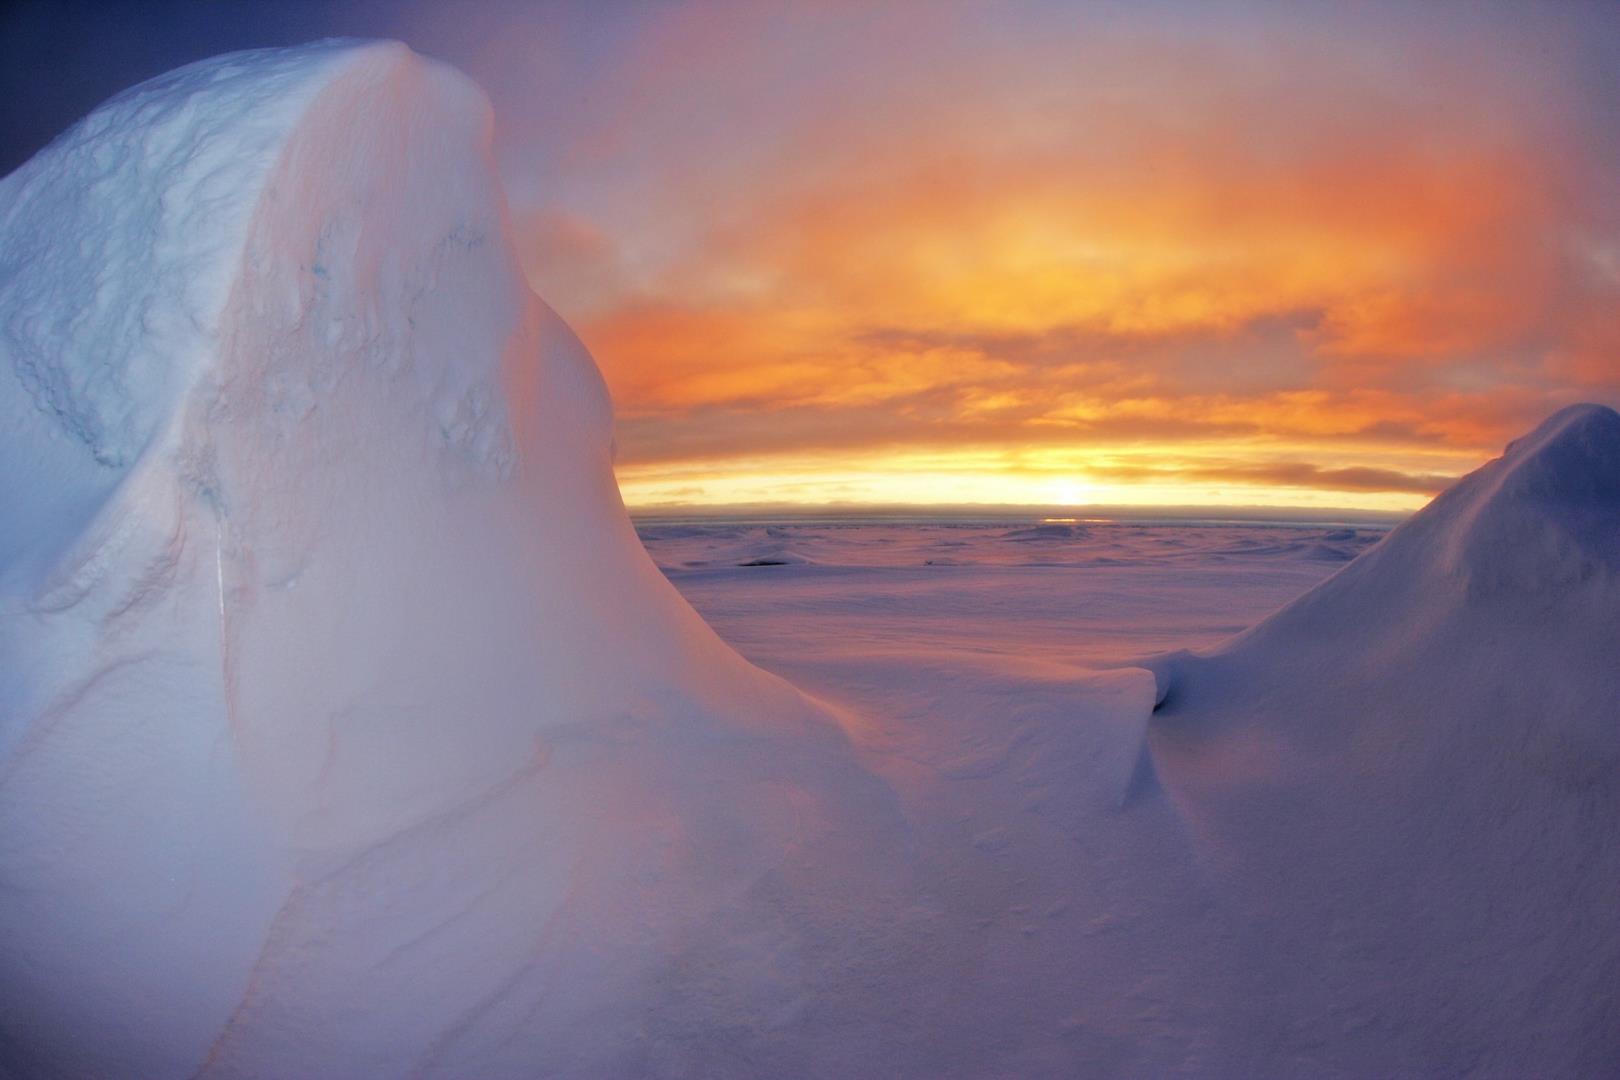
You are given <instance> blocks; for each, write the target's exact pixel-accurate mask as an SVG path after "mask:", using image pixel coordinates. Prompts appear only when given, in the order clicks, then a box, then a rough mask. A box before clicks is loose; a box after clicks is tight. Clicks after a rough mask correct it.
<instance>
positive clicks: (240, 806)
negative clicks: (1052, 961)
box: [0, 42, 903, 1077]
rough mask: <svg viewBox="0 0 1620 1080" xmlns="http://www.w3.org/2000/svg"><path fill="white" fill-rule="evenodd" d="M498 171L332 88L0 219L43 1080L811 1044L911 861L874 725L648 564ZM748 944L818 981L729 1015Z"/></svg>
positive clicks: (74, 172)
mask: <svg viewBox="0 0 1620 1080" xmlns="http://www.w3.org/2000/svg"><path fill="white" fill-rule="evenodd" d="M490 132H491V127H490V110H489V106H488V103H487V101H486V100H485V99H484V97H483V95H482V93H481V92H480V91H479V90H478V89H477V88H476V87H474V86H473V85H472V84H471V83H470V82H468V81H467V80H466V79H465V78H464V77H462V76H460V75H459V74H457V73H455V72H453V71H451V70H450V69H449V68H447V67H445V66H443V65H440V64H437V63H434V62H432V61H428V60H425V59H423V58H421V57H419V56H417V55H416V54H414V53H412V52H411V51H410V50H409V49H407V48H405V47H404V46H402V45H398V44H387V43H385V44H355V43H344V42H338V43H326V44H322V45H318V46H313V47H310V48H305V49H291V50H267V51H260V52H252V53H240V54H235V55H232V56H227V57H222V58H219V59H216V60H210V61H206V62H203V63H201V64H195V65H192V66H190V67H188V68H184V69H182V70H180V71H178V72H175V73H173V74H172V75H168V76H164V77H163V78H160V79H157V80H154V81H153V82H150V83H147V84H144V85H143V86H140V87H137V88H135V89H134V90H132V91H129V92H128V93H126V94H123V95H120V96H119V97H118V98H115V99H114V100H113V101H112V102H109V103H108V104H107V105H106V106H104V107H103V108H102V109H100V110H98V111H97V112H95V113H94V114H92V115H91V116H90V117H88V118H87V119H86V120H85V121H83V122H81V123H80V124H79V125H77V126H76V127H75V128H74V129H72V130H71V131H69V132H68V133H67V134H65V135H64V136H62V137H61V138H59V139H58V140H57V141H56V142H55V143H53V144H52V145H51V146H50V147H48V148H47V149H46V150H44V151H42V152H41V153H40V154H39V155H38V156H37V157H36V158H34V159H33V160H32V161H31V162H29V163H28V164H27V165H25V166H24V167H23V168H22V169H21V170H19V171H18V172H17V173H14V174H13V175H12V176H10V177H7V178H6V179H5V180H4V181H0V311H3V312H4V315H3V319H0V421H3V422H0V462H3V468H0V821H4V822H5V828H4V831H3V832H0V897H3V898H4V899H3V901H0V902H3V904H4V914H5V917H4V918H3V919H0V1001H3V1003H4V1006H5V1007H4V1008H0V1062H4V1063H5V1064H6V1066H8V1067H10V1068H12V1069H14V1070H16V1071H17V1073H18V1074H19V1075H27V1076H30V1077H34V1076H40V1077H53V1076H85V1075H141V1076H153V1077H162V1076H192V1075H199V1074H200V1075H204V1076H221V1077H223V1076H238V1075H241V1076H247V1075H253V1076H262V1075H277V1074H279V1075H291V1074H297V1075H301V1076H310V1077H320V1076H358V1075H366V1076H394V1075H399V1076H403V1075H426V1074H434V1075H439V1074H443V1075H480V1076H500V1075H529V1074H530V1073H532V1069H533V1063H534V1062H536V1061H546V1062H551V1063H555V1068H554V1069H553V1071H556V1072H562V1073H567V1072H570V1071H572V1072H576V1073H582V1074H585V1075H602V1074H612V1073H622V1072H625V1071H631V1072H633V1071H636V1065H635V1061H634V1059H635V1056H636V1055H637V1054H638V1053H641V1052H642V1049H641V1047H642V1046H643V1042H642V1041H640V1040H641V1038H642V1037H641V1036H638V1034H637V1033H638V1032H641V1031H643V1029H644V1028H645V1025H646V1017H647V1015H648V1009H649V1008H651V1003H652V1002H654V1001H668V1000H673V1001H677V1002H680V1003H682V1006H681V1007H682V1008H683V1009H685V1010H687V1012H688V1013H689V1014H691V1017H692V1021H693V1022H694V1023H699V1024H701V1023H702V1022H703V1020H702V1016H703V1015H706V1014H705V1013H704V1012H703V1010H711V1011H713V1012H714V1013H715V1014H717V1015H724V1016H728V1017H735V1016H739V1015H751V1014H752V1013H753V1012H755V1011H760V1010H764V1011H767V1012H768V1011H770V1010H780V1009H783V1008H786V1007H787V1005H788V1004H789V1003H790V1000H791V999H792V998H793V997H794V995H797V994H798V993H800V989H799V983H798V982H797V981H796V979H795V978H791V977H789V976H788V975H787V974H785V973H787V972H791V971H792V970H793V969H794V965H795V964H796V963H798V962H799V960H796V959H795V958H800V957H809V956H811V955H817V956H819V955H821V954H820V953H815V950H814V949H813V948H812V945H813V943H814V942H817V941H826V940H835V941H836V940H843V938H844V936H845V934H847V933H850V932H853V931H854V929H855V928H856V926H855V924H854V923H853V922H852V920H853V919H854V916H853V915H852V914H851V912H852V911H853V910H854V908H853V906H852V904H851V903H850V900H849V898H850V897H851V896H852V895H854V894H858V893H861V892H864V891H866V890H879V889H881V888H883V887H885V886H884V885H883V884H882V883H883V882H885V881H886V880H888V878H889V877H890V876H891V875H892V873H894V869H893V868H894V867H897V866H899V865H900V864H901V863H902V862H903V860H901V859H899V858H897V857H895V853H894V851H893V850H892V848H893V845H894V844H896V843H899V842H900V841H901V839H902V834H901V832H900V831H899V822H898V818H897V815H896V813H895V811H894V808H893V805H892V797H891V795H890V794H889V792H888V790H887V789H886V788H885V787H884V786H883V785H882V784H881V783H879V782H877V781H876V780H874V779H873V778H872V777H871V776H870V775H868V774H867V773H866V772H865V771H864V770H863V769H861V768H860V767H859V766H858V765H856V763H855V762H854V760H853V757H852V755H851V753H850V751H849V746H848V743H847V740H846V739H845V738H844V736H843V734H842V732H841V730H840V729H839V727H838V726H837V724H836V722H835V720H834V718H833V717H831V716H830V714H828V713H827V712H826V711H824V710H823V709H821V708H820V707H819V706H818V705H816V704H815V703H813V702H811V701H809V700H808V699H806V698H805V697H804V696H803V695H801V694H799V693H798V692H797V691H795V690H793V689H792V688H791V687H789V686H788V685H787V684H785V683H783V682H781V681H780V680H778V679H775V678H774V677H771V676H769V675H766V674H765V673H763V672H760V671H759V670H757V669H755V668H753V667H752V666H750V665H748V664H747V663H746V662H744V661H743V660H742V659H741V658H740V657H739V656H737V655H736V654H735V653H734V652H732V651H731V650H730V649H729V648H727V647H726V646H725V645H724V644H723V643H721V642H720V641H719V639H718V638H717V637H716V636H715V635H714V634H713V632H712V631H710V630H709V628H708V627H707V626H706V625H704V623H703V622H702V620H701V619H699V618H698V617H697V615H696V614H695V613H694V612H693V611H692V610H691V609H690V608H689V607H688V606H687V605H686V604H685V603H684V601H682V600H681V599H680V598H679V596H678V595H677V594H676V593H675V592H674V590H673V589H672V588H671V587H670V586H669V585H668V583H667V582H666V581H665V580H664V578H663V576H662V575H661V574H660V573H659V572H658V570H657V568H656V567H655V566H653V564H652V563H651V561H650V560H649V559H648V558H647V557H646V554H645V552H644V551H643V550H642V548H641V545H640V543H639V542H638V541H637V539H636V537H635V534H634V531H633V530H632V528H631V526H630V523H629V520H628V518H627V516H626V515H625V513H624V508H623V506H622V504H621V502H620V500H619V497H618V492H617V488H616V486H615V484H614V481H613V474H612V467H611V461H610V454H611V442H612V432H611V408H610V405H609V402H608V398H607V394H606V391H605V389H604V387H603V384H602V382H601V379H600V376H599V375H598V373H597V371H596V368H595V365H594V364H593V363H592V361H591V359H590V357H589V355H588V354H587V353H586V352H585V350H584V349H583V347H582V346H581V345H580V343H579V342H578V340H577V339H576V338H575V337H574V336H573V334H572V333H570V332H569V330H568V329H567V327H566V326H564V325H563V323H562V322H561V320H560V319H558V318H557V316H556V315H555V314H553V313H552V312H551V311H550V310H549V309H548V308H546V306H545V305H544V304H543V303H541V302H540V301H539V299H538V298H536V297H535V296H534V295H533V293H532V292H531V291H530V290H529V288H528V285H527V283H526V282H525V280H524V278H523V275H522V273H521V270H520V268H519V265H518V262H517V259H516V257H515V254H514V250H513V247H512V244H511V241H510V238H509V236H508V234H507V222H506V209H505V205H504V200H503V197H502V194H501V191H500V188H499V185H498V182H497V179H496V176H495V173H494V169H493V167H492V164H491V161H490V154H489V140H490ZM831 852H837V858H836V860H833V859H832V856H831V854H830V853H831ZM787 882H791V885H788V884H785V883H787ZM718 927H724V928H727V932H735V933H738V934H743V935H749V936H750V937H751V938H752V939H753V940H757V941H759V942H762V943H764V951H763V954H762V955H766V956H769V957H772V958H774V962H775V963H778V964H780V965H781V968H780V970H778V969H777V968H774V967H773V966H772V964H771V963H762V962H758V961H755V960H754V959H752V954H737V955H735V956H734V957H733V959H732V960H729V961H724V962H722V963H721V965H720V970H725V968H726V964H728V963H729V964H733V965H736V966H741V967H742V968H744V969H746V970H744V971H742V972H740V973H739V972H735V971H733V972H729V973H728V975H729V976H733V977H727V978H722V979H720V980H719V983H718V985H714V983H715V976H716V971H717V969H716V968H715V961H714V959H713V951H712V950H711V951H710V952H704V951H702V950H699V951H698V952H697V953H696V954H695V955H693V954H688V953H686V952H684V951H683V948H682V943H689V942H691V941H694V940H702V939H703V938H704V937H705V935H711V936H712V935H717V934H721V931H720V930H719V929H717V928H718ZM722 936H723V935H722ZM803 962H804V963H810V962H812V961H811V960H810V959H804V960H803ZM559 987H566V988H567V992H566V993H562V992H560V991H559V989H558V988H559ZM356 1010H360V1011H359V1012H357V1011H356ZM694 1010H695V1012H694ZM694 1068H696V1066H694ZM699 1071H702V1070H699Z"/></svg>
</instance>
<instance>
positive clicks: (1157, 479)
mask: <svg viewBox="0 0 1620 1080" xmlns="http://www.w3.org/2000/svg"><path fill="white" fill-rule="evenodd" d="M254 17H256V16H252V15H251V14H250V13H237V15H236V16H233V18H236V19H238V20H241V19H244V18H247V19H251V18H254ZM299 17H300V18H301V19H303V20H305V21H306V22H307V23H308V25H299V26H296V27H281V26H279V25H277V26H276V31H277V32H278V33H284V34H285V35H286V36H288V37H289V38H290V39H291V38H296V37H298V36H300V35H302V36H303V37H304V38H308V37H313V36H322V35H328V34H330V35H349V34H352V35H358V36H379V35H390V36H396V37H398V38H400V39H401V40H404V41H406V42H408V43H410V44H411V45H412V46H413V47H414V48H416V49H418V50H419V51H421V52H423V53H425V54H427V55H430V56H436V57H441V58H443V59H445V60H447V61H449V62H450V63H452V64H454V65H455V66H457V67H458V68H461V69H462V70H465V71H466V72H468V73H469V74H470V75H471V76H472V77H473V78H474V79H475V80H476V81H477V82H478V83H479V84H480V85H481V86H483V87H484V88H485V89H486V90H487V91H488V93H489V95H490V97H491V100H492V103H493V105H494V114H495V117H496V120H495V128H494V146H493V149H494V154H495V158H496V161H497V164H498V166H499V169H500V172H501V175H502V179H503V181H504V182H505V185H506V188H507V194H508V199H509V203H510V213H511V220H512V226H513V235H514V237H515V239H516V242H517V244H518V246H519V249H520V252H519V254H520V257H521V259H522V261H523V265H524V268H525V272H526V274H527V276H528V278H529V280H530V282H531V284H532V285H533V286H534V288H535V290H536V291H537V292H538V293H539V295H540V296H541V297H543V298H544V299H545V300H546V301H547V302H548V303H549V304H550V305H551V306H552V307H554V308H555V309H556V310H557V311H558V312H559V313H560V314H561V315H562V316H563V318H564V319H566V320H567V321H568V322H569V324H570V325H571V326H572V327H573V328H574V330H575V331H576V332H577V333H578V334H579V336H580V337H581V338H582V340H583V341H584V343H585V344H586V346H587V347H588V348H589V350H590V352H591V354H592V355H593V356H594V357H595V359H596V361H597V363H598V365H599V366H600V368H601V370H602V372H603V375H604V377H605V379H606V381H607V384H608V386H609V389H610V391H611V393H612V397H613V400H614V405H615V412H616V424H617V447H618V456H617V470H618V477H619V483H620V487H621V490H622V493H623V496H624V499H625V501H626V503H627V505H629V506H630V507H631V508H632V509H668V508H682V507H725V506H740V505H756V506H757V505H777V506H789V507H791V506H807V507H817V506H830V505H839V506H856V507H859V506H862V505H886V506H894V505H898V506H906V505H913V506H933V505H975V504H1018V505H1032V506H1034V505H1038V506H1085V505H1118V506H1130V505H1145V506H1154V505H1175V506H1286V507H1302V508H1311V507H1317V508H1329V507H1336V508H1358V509H1367V510H1380V511H1395V512H1401V511H1410V510H1412V509H1415V508H1417V507H1419V506H1421V505H1423V504H1424V503H1425V502H1426V501H1427V500H1428V499H1429V498H1430V497H1432V496H1433V495H1434V494H1435V493H1436V492H1438V491H1439V490H1441V489H1442V488H1444V487H1445V486H1446V485H1447V484H1448V483H1450V482H1451V481H1452V480H1454V479H1455V478H1456V477H1458V476H1460V475H1462V474H1463V473H1466V472H1467V471H1469V470H1470V469H1472V468H1474V467H1476V466H1477V465H1479V464H1480V463H1481V462H1483V461H1485V460H1487V459H1489V458H1491V457H1493V456H1495V455H1496V454H1498V453H1500V452H1501V449H1502V447H1503V445H1504V443H1505V442H1506V441H1507V440H1508V439H1510V438H1511V437H1513V435H1514V434H1516V433H1518V432H1521V431H1524V430H1527V429H1529V428H1530V427H1532V426H1534V424H1535V423H1537V422H1539V421H1540V420H1541V419H1542V418H1543V417H1545V416H1547V415H1549V414H1550V413H1552V412H1553V411H1555V410H1556V409H1558V408H1560V407H1562V406H1565V405H1569V404H1573V403H1576V402H1581V401H1595V402H1600V403H1606V404H1610V405H1615V404H1620V314H1617V312H1620V180H1617V178H1620V167H1617V166H1620V126H1617V125H1616V124H1615V122H1614V121H1615V119H1616V116H1617V115H1620V111H1617V107H1620V79H1617V76H1616V74H1615V72H1616V71H1620V49H1617V48H1616V46H1615V44H1614V43H1615V42H1616V41H1620V34H1617V33H1616V32H1615V30H1616V23H1617V22H1620V14H1617V10H1616V9H1614V8H1612V7H1606V6H1605V5H1601V4H1596V3H1570V4H1559V5H1533V6H1532V5H1516V4H1505V3H1504V4H1436V5H1421V6H1414V5H1400V4H1356V5H1336V4H1314V3H1313V4H1300V5H1263V4H1192V3H1172V2H1165V3H1148V4H1140V5H1138V4H1116V3H1087V4H1068V3H1033V2H1031V3H1016V4H993V5H986V4H972V3H929V4H921V3H883V4H876V5H856V4H827V5H810V4H790V5H747V4H729V3H700V4H668V5H664V4H656V5H639V4H635V5H592V4H557V5H544V6H540V5H526V4H512V3H497V2H490V3H483V4H472V5H455V6H449V7H447V6H443V5H437V4H427V3H416V4H403V5H376V4H368V3H356V4H349V5H330V6H320V5H317V6H314V7H311V8H310V9H308V10H307V11H305V12H304V13H303V14H302V15H300V16H299ZM265 18H266V19H267V20H268V16H265ZM220 19H221V20H223V16H221V17H220ZM205 29H206V27H205ZM79 32H80V33H81V34H99V35H102V36H103V37H105V38H107V39H109V40H111V39H112V38H113V37H114V36H115V35H117V33H118V29H117V25H116V20H112V19H108V20H87V25H86V26H85V27H81V28H80V31H79ZM199 33H201V31H199ZM261 36H262V35H261ZM221 43H223V39H222V42H221ZM186 47H188V48H189V49H190V51H191V52H199V53H200V52H204V51H208V50H209V49H213V50H214V51H217V48H215V46H214V45H213V44H212V43H211V42H210V43H209V44H208V45H207V46H206V47H205V45H204V44H203V43H201V42H197V43H186ZM104 51H105V50H104ZM126 81H127V80H126ZM76 107H79V108H82V106H76Z"/></svg>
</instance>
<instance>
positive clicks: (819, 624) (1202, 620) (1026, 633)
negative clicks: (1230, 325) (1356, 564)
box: [637, 515, 1389, 705]
mask: <svg viewBox="0 0 1620 1080" xmlns="http://www.w3.org/2000/svg"><path fill="white" fill-rule="evenodd" d="M1388 528H1389V526H1388V525H1387V524H1376V523H1375V524H1366V523H1360V522H1357V523H1350V524H1343V523H1338V522H1328V523H1323V524H1317V523H1299V524H1295V523H1289V524H1276V523H1265V522H1260V523H1250V522H1225V521H1158V520H1142V521H1132V520H1106V521H1072V522H1071V521H1058V520H1054V519H1039V518H1021V517H1011V516H1009V517H1008V519H1007V520H1005V521H994V520H985V521H959V520H935V519H928V518H923V517H919V518H917V519H915V520H910V521H904V520H901V521H880V520H863V519H862V518H860V517H858V516H853V515H852V516H850V517H849V518H847V519H843V520H839V519H836V518H830V519H828V520H793V521H783V522H774V523H764V522H752V521H730V520H722V519H713V520H708V521H704V520H678V521H671V520H662V519H659V518H656V517H649V518H642V519H640V520H638V521H637V531H638V532H639V533H640V535H641V538H642V542H643V543H644V544H645V545H646V547H647V551H648V552H649V554H651V555H652V557H653V560H654V561H655V562H656V563H657V564H658V566H659V568H660V569H662V570H663V571H664V574H665V576H666V577H668V578H669V580H670V581H671V582H672V583H673V584H674V585H675V587H676V588H677V589H679V590H680V592H681V594H682V595H683V596H685V597H686V599H687V600H688V601H689V602H690V603H691V604H692V606H693V607H695V608H697V609H698V611H699V612H700V613H701V614H702V615H703V617H704V618H705V619H706V620H708V622H709V624H710V625H711V626H713V627H714V628H715V629H716V630H718V631H719V632H720V635H721V636H722V637H723V638H725V639H726V641H727V642H729V643H730V644H731V645H733V646H734V647H736V648H737V649H738V650H739V651H741V652H742V653H743V654H744V655H745V656H747V657H748V658H749V659H750V660H752V661H754V662H755V663H757V664H759V665H761V666H763V667H765V668H768V669H770V670H773V671H776V672H778V673H780V674H783V675H786V676H788V678H789V679H791V680H792V681H794V682H795V683H797V684H798V685H800V686H803V687H810V688H815V689H817V690H818V691H821V692H824V693H825V694H827V695H829V696H833V697H836V696H838V693H837V691H836V689H835V688H838V687H842V686H845V685H847V683H846V681H845V678H844V675H845V672H843V671H842V670H841V667H842V666H843V664H845V663H855V664H864V663H866V662H868V661H870V660H871V659H872V658H873V657H874V656H875V655H881V656H883V657H887V658H889V659H891V660H892V661H893V662H895V663H896V664H897V665H901V664H904V663H905V661H906V659H907V658H911V659H914V660H918V661H923V660H938V659H942V658H946V657H953V658H961V659H966V660H968V661H969V662H973V663H978V664H982V665H986V666H994V664H995V662H996V659H997V658H998V657H1001V658H1006V659H1007V660H1008V661H1009V662H1011V663H1012V664H1014V665H1015V666H1016V665H1022V664H1024V663H1026V662H1027V661H1029V660H1043V661H1048V662H1050V663H1054V664H1067V665H1075V666H1081V667H1107V666H1114V665H1118V664H1125V663H1131V662H1134V661H1137V660H1139V659H1141V658H1143V657H1145V656H1149V655H1152V654H1154V653H1160V652H1169V651H1172V650H1175V649H1201V648H1207V647H1209V646H1213V645H1216V644H1218V643H1220V642H1221V641H1222V640H1223V639H1225V638H1227V637H1229V636H1231V635H1232V634H1236V633H1238V632H1239V631H1242V630H1245V629H1247V628H1248V627H1249V626H1251V625H1253V624H1254V623H1257V622H1259V621H1260V620H1261V619H1263V618H1265V617H1266V616H1267V615H1269V614H1271V613H1272V612H1273V611H1275V610H1277V609H1278V608H1279V607H1281V606H1282V605H1283V604H1285V603H1287V602H1288V601H1290V600H1293V599H1294V598H1295V597H1297V596H1300V595H1302V594H1303V593H1304V592H1306V591H1307V590H1308V589H1310V588H1311V586H1313V585H1315V584H1316V583H1317V582H1319V581H1321V580H1323V579H1324V578H1326V577H1328V576H1329V575H1331V574H1332V573H1333V572H1334V571H1336V570H1338V569H1339V568H1340V567H1341V566H1343V564H1344V563H1345V562H1347V561H1349V560H1350V559H1351V558H1353V557H1355V556H1356V555H1357V554H1359V553H1360V552H1361V551H1363V550H1365V549H1366V548H1367V547H1368V546H1369V545H1371V544H1373V543H1376V542H1377V541H1378V539H1379V538H1380V537H1381V536H1383V534H1384V533H1385V532H1386V531H1387V530H1388ZM897 674H898V673H897ZM862 704H863V705H864V704H867V703H866V702H863V703H862ZM873 704H877V703H873Z"/></svg>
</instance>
